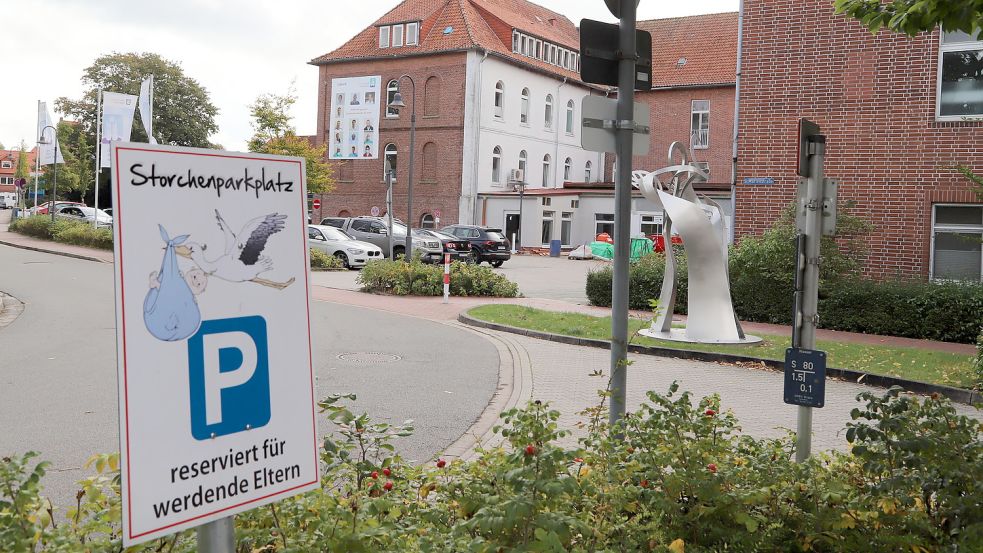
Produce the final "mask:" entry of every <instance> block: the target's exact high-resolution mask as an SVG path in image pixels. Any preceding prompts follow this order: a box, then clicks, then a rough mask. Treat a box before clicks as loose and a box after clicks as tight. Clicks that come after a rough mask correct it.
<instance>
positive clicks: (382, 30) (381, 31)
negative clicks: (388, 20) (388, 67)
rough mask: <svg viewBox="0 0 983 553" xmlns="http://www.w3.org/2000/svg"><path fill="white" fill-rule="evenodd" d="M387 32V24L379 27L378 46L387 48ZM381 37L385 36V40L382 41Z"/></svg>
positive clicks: (388, 30) (388, 43) (388, 42)
mask: <svg viewBox="0 0 983 553" xmlns="http://www.w3.org/2000/svg"><path fill="white" fill-rule="evenodd" d="M389 32H390V29H389V25H383V26H381V27H379V48H389V45H390V41H389ZM383 38H385V41H383Z"/></svg>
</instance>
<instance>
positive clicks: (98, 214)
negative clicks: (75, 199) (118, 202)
mask: <svg viewBox="0 0 983 553" xmlns="http://www.w3.org/2000/svg"><path fill="white" fill-rule="evenodd" d="M55 209H56V211H55V217H58V218H61V219H70V220H74V221H84V222H87V223H91V222H93V221H95V222H96V226H97V227H112V226H113V218H112V217H111V216H110V215H109V214H108V213H106V212H105V211H103V210H101V209H96V208H94V207H88V206H84V205H66V206H62V207H59V206H58V204H55Z"/></svg>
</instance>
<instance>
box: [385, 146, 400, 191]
mask: <svg viewBox="0 0 983 553" xmlns="http://www.w3.org/2000/svg"><path fill="white" fill-rule="evenodd" d="M398 155H399V154H398V152H397V151H396V145H395V144H393V143H392V142H390V143H389V144H386V149H385V156H386V158H385V159H386V161H388V162H389V170H390V171H392V174H393V182H396V158H397V157H398ZM382 180H383V181H385V180H386V170H385V164H383V170H382Z"/></svg>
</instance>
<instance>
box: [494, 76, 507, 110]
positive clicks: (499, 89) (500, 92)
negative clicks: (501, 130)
mask: <svg viewBox="0 0 983 553" xmlns="http://www.w3.org/2000/svg"><path fill="white" fill-rule="evenodd" d="M504 115H505V83H503V82H502V81H498V82H497V83H495V117H498V118H499V119H501V118H502V117H503V116H504Z"/></svg>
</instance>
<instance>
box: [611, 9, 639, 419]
mask: <svg viewBox="0 0 983 553" xmlns="http://www.w3.org/2000/svg"><path fill="white" fill-rule="evenodd" d="M635 2H636V0H621V36H620V44H619V50H620V52H621V59H620V61H619V62H618V111H617V119H618V121H617V148H616V149H617V155H618V179H617V182H615V187H614V280H613V283H612V290H611V369H610V370H611V413H610V422H611V424H612V425H613V424H615V423H617V422H618V421H620V420H621V419H622V418H623V417H624V416H625V389H626V386H627V382H628V375H627V373H628V259H629V254H630V251H631V236H630V232H631V229H630V227H629V224H630V221H631V155H632V141H633V136H632V134H633V132H634V123H633V121H634V118H635V117H634V111H635V109H634V90H635V58H636V57H637V52H636V51H635V50H636V44H635V8H636V3H635Z"/></svg>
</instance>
